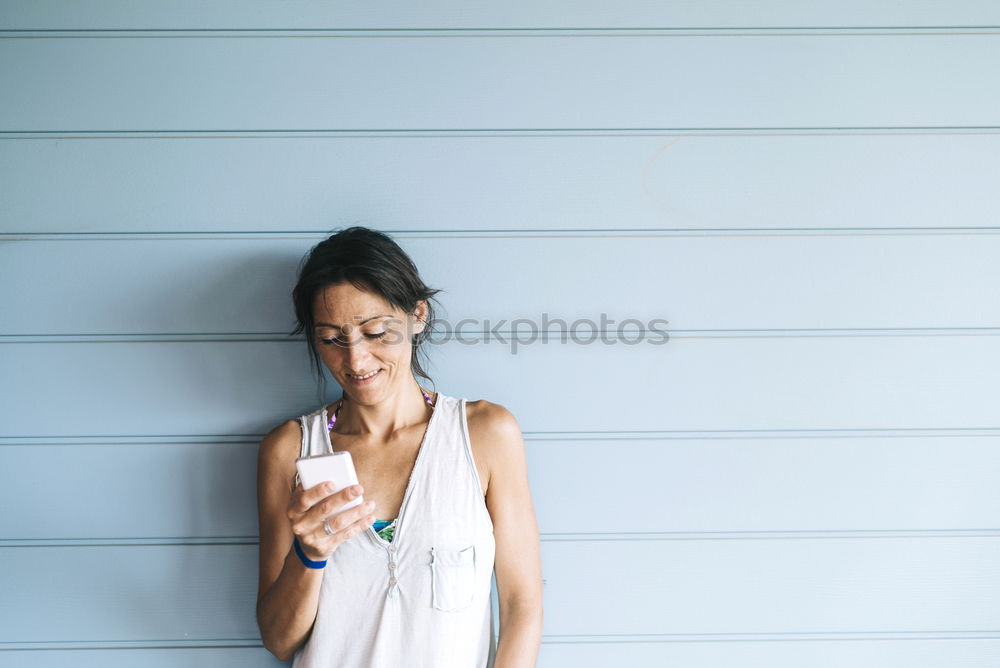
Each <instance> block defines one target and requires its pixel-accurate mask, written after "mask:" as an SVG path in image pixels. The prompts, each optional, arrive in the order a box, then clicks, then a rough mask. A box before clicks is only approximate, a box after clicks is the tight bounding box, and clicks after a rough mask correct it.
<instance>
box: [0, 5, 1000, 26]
mask: <svg viewBox="0 0 1000 668" xmlns="http://www.w3.org/2000/svg"><path fill="white" fill-rule="evenodd" d="M997 24H1000V10H998V9H997V7H996V6H995V5H994V4H993V3H990V2H988V1H985V2H984V1H982V0H954V1H952V2H949V3H948V4H947V5H945V4H942V3H938V2H905V3H900V2H870V1H867V2H866V1H865V0H839V1H837V0H821V1H818V2H809V3H797V2H788V1H787V0H757V1H755V2H745V1H741V0H671V1H669V2H654V3H651V2H646V1H644V0H627V1H625V2H619V3H616V4H615V5H613V6H612V5H610V4H606V3H599V2H591V3H578V2H570V1H569V0H562V1H561V2H546V3H541V4H539V3H533V2H530V1H529V0H513V1H512V2H505V3H500V4H497V3H482V2H480V3H464V4H462V5H460V6H456V5H455V4H454V3H451V2H445V1H443V0H436V1H434V2H422V3H420V4H419V5H415V4H413V3H410V2H403V1H399V0H395V1H391V2H381V3H377V4H373V3H370V2H363V1H362V0H348V1H345V2H338V3H328V2H320V1H317V0H306V1H303V2H297V3H295V9H294V11H290V10H289V7H288V5H286V4H284V3H282V2H275V1H274V0H248V1H246V2H237V1H236V0H225V1H221V2H213V3H202V2H197V1H196V0H183V1H182V2H173V3H170V4H169V5H162V6H161V5H159V4H145V3H142V2H135V1H125V2H123V1H121V0H102V1H101V2H95V3H92V4H90V5H89V9H87V10H85V9H84V8H83V7H81V6H80V5H79V4H77V3H75V2H72V0H36V1H35V2H30V3H8V6H5V7H4V13H3V18H2V19H0V29H3V30H45V29H48V30H75V29H79V30H84V29H87V30H101V29H104V30H108V29H118V30H130V29H159V30H165V29H201V30H219V29H256V30H262V29H269V28H303V29H319V28H336V29H364V28H394V29H406V28H452V29H455V28H606V27H613V28H642V27H667V28H669V27H719V28H729V27H762V28H766V27H771V26H807V27H808V26H827V27H841V26H876V27H881V26H904V27H905V26H936V25H940V26H956V25H962V26H970V25H972V26H975V25H983V26H995V25H997Z"/></svg>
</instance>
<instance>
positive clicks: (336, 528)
mask: <svg viewBox="0 0 1000 668" xmlns="http://www.w3.org/2000/svg"><path fill="white" fill-rule="evenodd" d="M374 510H375V502H374V501H366V502H365V503H362V504H361V505H359V506H357V507H355V508H351V509H349V510H345V511H344V512H342V513H338V514H337V515H336V516H334V517H331V518H330V519H328V520H327V522H326V523H327V526H329V527H330V529H331V530H332V531H333V532H334V533H337V532H340V531H344V530H345V529H348V528H349V527H351V526H352V525H354V524H357V523H358V522H361V521H363V520H365V519H366V518H367V517H368V516H369V515H372V513H373V511H374ZM326 517H327V515H322V516H320V517H319V520H318V522H317V526H319V527H320V531H323V527H322V525H323V520H324V519H325V518H326ZM372 520H374V515H372Z"/></svg>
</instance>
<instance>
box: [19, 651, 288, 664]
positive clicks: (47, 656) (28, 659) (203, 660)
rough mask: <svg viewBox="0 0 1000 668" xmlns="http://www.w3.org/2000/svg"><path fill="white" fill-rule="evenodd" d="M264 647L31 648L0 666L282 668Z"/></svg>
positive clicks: (283, 662) (282, 662)
mask: <svg viewBox="0 0 1000 668" xmlns="http://www.w3.org/2000/svg"><path fill="white" fill-rule="evenodd" d="M289 665H291V664H290V663H288V662H286V661H278V659H276V658H275V657H274V655H273V654H271V653H270V652H268V651H267V650H266V649H264V648H263V647H197V648H165V647H158V648H156V649H129V648H121V647H116V648H114V649H77V650H73V649H69V650H67V649H49V650H47V649H34V650H7V651H0V666H4V667H5V668H6V667H9V668H23V667H24V666H31V667H32V668H65V666H73V667H74V668H135V666H142V668H177V666H184V668H281V667H282V666H285V667H287V666H289Z"/></svg>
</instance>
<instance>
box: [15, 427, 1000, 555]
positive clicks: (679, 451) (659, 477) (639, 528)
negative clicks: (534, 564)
mask: <svg viewBox="0 0 1000 668" xmlns="http://www.w3.org/2000/svg"><path fill="white" fill-rule="evenodd" d="M526 449H527V453H528V472H529V477H530V478H531V480H532V482H533V485H532V492H533V497H534V502H535V509H536V512H537V515H538V522H539V527H540V530H541V532H542V533H544V534H551V535H552V536H553V537H554V536H555V535H557V534H584V533H600V534H614V533H619V532H627V533H659V532H664V533H666V532H695V533H697V532H723V531H735V532H749V531H882V530H891V531H907V530H914V531H920V530H928V529H930V530H976V529H984V528H986V529H988V528H993V529H994V530H995V529H998V528H1000V526H998V522H997V518H998V517H1000V498H998V495H997V493H996V471H998V470H1000V437H995V436H994V437H973V438H958V437H955V436H951V437H889V436H886V437H880V438H875V437H860V438H831V437H827V438H761V437H756V438H749V437H748V438H736V437H730V438H701V439H682V438H678V439H664V438H649V439H636V440H624V439H595V440H572V439H569V440H548V439H545V438H537V437H529V438H527V439H526ZM639 462H641V465H637V463H639ZM0 464H2V465H0V470H2V471H4V472H6V475H0V480H2V483H0V507H2V508H18V507H19V508H21V509H22V510H21V511H20V512H16V513H5V514H3V515H0V537H2V538H4V539H7V540H11V539H14V540H21V539H34V540H46V539H52V540H59V539H88V538H91V539H115V538H120V539H136V538H138V539H142V538H178V537H183V538H200V539H210V538H217V537H256V536H257V531H258V527H257V505H256V503H257V502H256V496H255V495H256V468H257V445H256V443H253V442H251V443H155V444H149V443H124V444H114V445H47V444H36V445H23V446H14V445H10V446H6V447H2V448H0ZM596 469H599V470H600V471H601V481H598V480H596V479H595V477H594V471H595V470H596ZM82 470H87V471H89V473H88V475H87V476H86V477H81V476H80V475H79V472H80V471H82ZM776 472H780V473H776ZM602 481H603V482H602ZM613 481H619V482H620V481H627V484H624V485H617V491H615V492H614V494H613V497H614V499H615V501H614V503H609V502H608V499H609V494H610V493H609V492H608V488H607V485H609V484H614V483H613ZM66 499H75V500H84V501H85V503H70V504H67V503H65V500H66ZM123 499H128V500H136V499H141V500H142V502H141V503H133V502H128V503H122V500H123ZM623 507H624V508H630V509H634V510H633V511H630V512H624V513H623V512H622V508H623ZM150 508H157V509H159V511H158V512H156V513H150V512H149V509H150Z"/></svg>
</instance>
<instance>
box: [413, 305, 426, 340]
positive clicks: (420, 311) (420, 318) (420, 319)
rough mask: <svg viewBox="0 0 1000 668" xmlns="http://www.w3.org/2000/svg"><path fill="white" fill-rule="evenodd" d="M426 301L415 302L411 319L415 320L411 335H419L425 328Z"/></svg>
mask: <svg viewBox="0 0 1000 668" xmlns="http://www.w3.org/2000/svg"><path fill="white" fill-rule="evenodd" d="M428 310H429V309H428V308H427V300H426V299H421V300H420V301H418V302H417V307H416V308H415V309H413V317H414V318H416V322H414V323H413V333H414V334H419V333H420V332H422V331H424V329H426V328H427V312H428Z"/></svg>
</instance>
